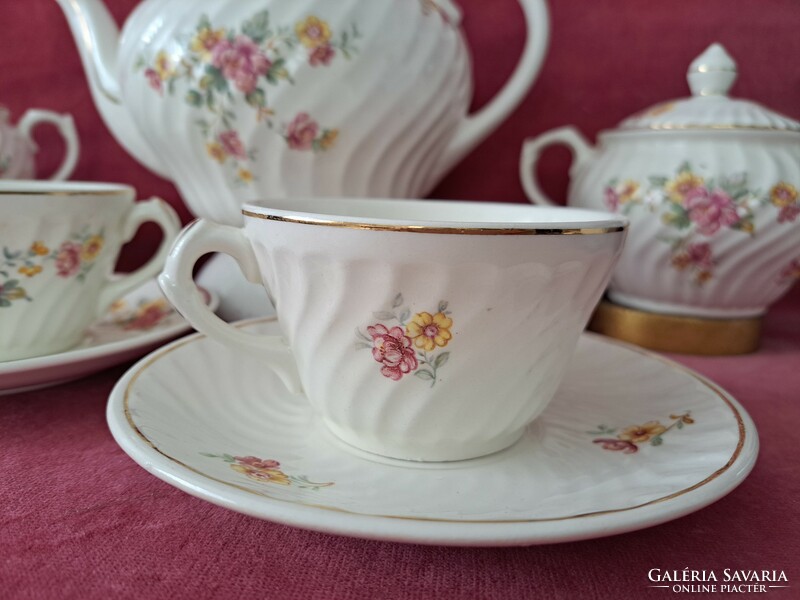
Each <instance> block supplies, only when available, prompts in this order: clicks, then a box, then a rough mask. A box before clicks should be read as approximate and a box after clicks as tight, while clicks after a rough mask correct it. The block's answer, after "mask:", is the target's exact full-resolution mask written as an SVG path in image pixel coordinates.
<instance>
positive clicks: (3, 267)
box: [0, 230, 105, 308]
mask: <svg viewBox="0 0 800 600" xmlns="http://www.w3.org/2000/svg"><path fill="white" fill-rule="evenodd" d="M104 242H105V238H104V237H103V232H102V231H100V232H99V233H89V232H88V230H87V231H83V232H81V233H76V234H73V235H71V236H70V238H69V239H67V240H65V241H63V242H61V243H60V244H57V245H56V247H55V248H54V249H51V248H50V247H49V246H48V245H46V244H45V243H44V242H42V241H35V242H33V243H32V244H31V245H30V246H29V247H28V248H26V249H24V250H11V249H10V248H8V247H3V256H2V260H0V308H9V307H10V306H12V302H14V301H15V300H28V301H29V302H30V301H32V300H33V298H31V297H30V296H29V295H28V292H27V291H26V290H25V288H24V287H23V286H22V285H21V283H22V281H21V277H24V278H26V279H31V278H33V277H36V276H37V275H39V274H41V273H42V272H43V271H44V269H45V268H46V266H47V265H48V264H52V265H53V267H54V268H55V270H56V275H57V276H58V277H61V278H62V279H72V278H74V279H76V280H77V281H79V282H81V283H83V281H84V280H85V279H86V276H87V275H88V274H89V272H90V271H91V270H92V269H93V268H94V266H95V263H96V260H97V257H98V256H99V255H100V252H101V251H102V249H103V246H104Z"/></svg>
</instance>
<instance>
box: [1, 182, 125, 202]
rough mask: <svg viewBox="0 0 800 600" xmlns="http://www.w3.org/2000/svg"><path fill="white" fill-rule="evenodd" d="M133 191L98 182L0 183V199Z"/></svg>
mask: <svg viewBox="0 0 800 600" xmlns="http://www.w3.org/2000/svg"><path fill="white" fill-rule="evenodd" d="M134 194H135V190H134V188H133V187H132V186H130V185H126V184H123V183H104V182H100V181H48V180H38V179H30V180H23V179H11V180H5V181H0V198H2V197H5V196H125V197H133V196H134Z"/></svg>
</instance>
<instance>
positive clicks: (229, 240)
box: [158, 219, 303, 394]
mask: <svg viewBox="0 0 800 600" xmlns="http://www.w3.org/2000/svg"><path fill="white" fill-rule="evenodd" d="M212 252H222V253H223V254H227V255H229V256H231V257H233V258H234V259H235V260H236V262H237V263H239V268H240V269H241V270H242V273H243V274H244V276H245V277H246V278H247V280H248V281H250V282H251V283H257V284H261V285H264V283H263V281H262V278H261V271H260V269H259V266H258V261H257V260H256V256H255V253H254V252H253V249H252V247H251V246H250V241H249V240H248V239H247V237H246V236H245V235H244V233H243V230H242V229H239V228H237V227H230V226H228V225H219V224H217V223H214V222H212V221H208V220H206V219H199V220H197V221H194V222H193V223H191V224H189V225H188V226H187V227H186V228H185V229H184V230H183V231H182V232H181V233H180V235H179V236H178V239H176V240H175V245H174V246H173V247H172V251H171V252H170V255H169V257H168V258H167V262H166V265H165V266H164V272H163V273H161V275H160V276H159V278H158V283H159V285H160V286H161V289H162V291H163V292H164V295H165V296H166V297H167V299H168V300H169V301H170V302H171V303H172V304H173V305H174V306H175V308H176V309H177V310H178V312H179V313H181V314H182V315H183V316H184V317H185V318H186V320H187V321H189V323H191V324H192V325H193V326H194V327H195V328H196V329H197V330H198V331H201V332H203V333H205V334H206V335H207V336H208V337H210V338H212V339H215V340H217V341H218V342H221V343H222V344H225V345H226V346H230V347H234V348H237V349H239V350H240V351H244V352H246V353H247V354H248V355H254V356H264V357H267V358H269V361H270V366H271V368H272V369H273V370H274V371H275V373H276V374H277V375H278V376H279V377H280V378H281V380H283V383H284V384H285V385H286V387H287V388H288V389H289V391H291V392H292V393H295V394H297V393H302V391H303V387H302V385H301V383H300V376H299V374H298V372H297V366H296V365H295V361H294V356H293V355H292V351H291V349H290V348H289V346H288V344H287V343H286V341H285V340H284V339H283V338H282V337H281V336H276V335H255V334H251V333H246V332H244V331H241V330H240V329H237V328H236V327H234V326H233V325H229V324H228V323H226V322H225V321H223V320H222V319H220V318H219V317H218V316H217V315H215V314H214V313H213V312H212V311H211V309H209V308H208V306H207V304H206V303H205V301H204V300H203V298H202V297H201V295H200V294H199V293H198V291H197V287H196V286H195V284H194V280H193V279H192V271H193V269H194V265H195V264H196V263H197V261H198V260H199V259H200V257H202V256H204V255H205V254H209V253H212Z"/></svg>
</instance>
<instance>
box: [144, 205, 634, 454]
mask: <svg viewBox="0 0 800 600" xmlns="http://www.w3.org/2000/svg"><path fill="white" fill-rule="evenodd" d="M243 213H244V216H245V224H244V227H243V228H242V229H238V228H234V227H228V226H222V225H217V224H214V223H212V222H210V221H205V220H201V221H199V222H196V223H194V224H193V225H191V226H189V227H188V228H187V229H186V230H184V232H183V233H182V234H181V236H180V237H179V238H178V240H177V242H176V244H175V246H174V248H173V251H172V254H171V255H170V257H169V259H168V260H167V264H166V267H165V270H164V273H163V274H162V276H161V277H160V280H159V281H160V283H161V286H162V288H163V290H164V292H165V294H166V295H167V297H168V298H169V299H170V300H171V301H172V302H173V304H175V306H176V307H177V308H178V310H179V311H180V312H181V313H182V314H183V315H184V316H185V317H186V318H187V319H188V320H189V321H190V322H191V323H192V324H193V325H194V326H195V327H196V328H197V329H199V330H200V331H203V332H205V333H206V334H208V335H209V336H210V337H213V338H216V339H218V340H220V341H221V342H223V343H226V344H228V345H230V346H234V347H237V348H239V349H240V350H244V351H245V352H248V353H251V354H256V355H261V356H263V357H264V361H265V366H269V367H270V368H272V369H274V370H275V371H276V372H277V373H278V374H279V375H280V376H281V378H282V379H283V381H284V382H285V383H286V384H287V386H288V387H289V388H290V389H292V390H294V391H296V392H300V391H304V392H305V394H306V395H307V397H308V400H309V401H310V403H311V404H312V406H313V407H314V409H315V411H316V412H317V414H318V415H319V416H320V417H321V419H322V421H323V422H324V423H325V425H326V426H327V427H328V428H329V429H330V431H332V432H333V433H334V434H335V435H336V436H338V437H339V438H341V439H342V440H344V441H345V442H347V443H349V444H351V445H353V446H355V447H357V448H360V449H362V450H366V451H368V452H372V453H375V454H379V455H383V456H389V457H393V458H400V459H407V460H417V461H450V460H459V459H467V458H472V457H476V456H481V455H485V454H489V453H492V452H495V451H498V450H501V449H503V448H505V447H507V446H509V445H511V444H512V443H514V442H515V441H516V440H517V439H518V438H519V437H520V436H521V435H522V433H523V431H524V429H525V427H526V426H527V425H528V424H529V423H530V422H531V421H532V420H533V419H534V418H535V417H536V416H537V415H538V414H539V413H540V412H541V411H542V410H543V409H544V408H545V406H546V405H547V403H548V402H549V401H550V399H551V398H552V396H553V395H554V393H555V391H556V389H557V388H558V385H559V383H560V381H561V378H562V376H563V374H564V372H565V369H566V367H567V364H568V362H569V359H570V357H571V356H572V353H573V350H574V348H575V345H576V343H577V340H578V337H579V336H580V333H581V331H582V330H583V328H584V326H585V325H586V322H587V321H588V319H589V316H590V314H591V312H592V309H593V308H594V306H595V304H596V302H597V301H598V299H599V298H600V296H601V294H602V292H603V290H604V289H605V286H606V284H607V283H608V279H609V276H610V273H611V269H612V267H613V265H614V263H615V262H616V260H617V257H618V255H619V253H620V250H621V248H622V245H623V242H624V239H625V235H626V227H627V223H626V221H625V220H624V219H622V218H619V217H615V216H613V215H610V214H606V213H601V212H593V211H586V210H576V209H568V208H539V207H531V206H527V205H510V204H504V205H503V204H494V203H476V202H436V201H425V202H421V201H403V200H353V199H340V200H335V199H316V200H299V199H291V200H285V201H270V202H268V203H265V204H248V205H245V208H244V210H243ZM209 252H223V253H226V254H230V255H231V256H233V257H234V258H235V259H236V260H237V261H238V262H239V264H240V266H241V268H242V270H243V272H244V273H245V275H246V276H247V277H248V279H249V280H251V281H253V282H260V283H263V285H264V286H265V287H266V289H267V291H268V293H269V295H270V298H271V299H272V300H273V303H274V305H275V307H276V309H277V313H278V320H279V322H280V325H281V328H282V330H283V332H284V334H285V338H279V337H266V336H254V335H251V334H247V333H244V332H242V331H240V330H238V329H236V328H235V327H232V326H230V325H228V324H226V323H224V322H223V321H221V320H220V319H218V318H217V317H216V316H215V315H214V314H213V313H211V312H210V311H209V310H208V309H207V308H206V307H205V306H204V305H203V304H202V303H201V302H199V301H198V298H197V294H196V292H195V289H194V285H193V282H192V267H193V266H194V264H195V262H196V261H197V259H198V258H200V257H201V256H202V255H204V254H206V253H209Z"/></svg>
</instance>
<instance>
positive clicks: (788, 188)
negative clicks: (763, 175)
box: [769, 181, 798, 208]
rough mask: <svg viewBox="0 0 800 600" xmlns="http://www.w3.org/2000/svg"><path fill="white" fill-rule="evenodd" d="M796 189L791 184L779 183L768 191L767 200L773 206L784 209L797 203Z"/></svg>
mask: <svg viewBox="0 0 800 600" xmlns="http://www.w3.org/2000/svg"><path fill="white" fill-rule="evenodd" d="M797 195H798V194H797V188H795V187H794V186H793V185H792V184H790V183H786V182H785V181H781V182H780V183H779V184H777V185H775V186H773V187H772V189H771V190H770V191H769V198H770V200H771V201H772V203H773V204H774V205H775V206H779V207H780V208H785V207H787V206H791V205H792V204H794V203H795V202H796V201H797Z"/></svg>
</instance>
